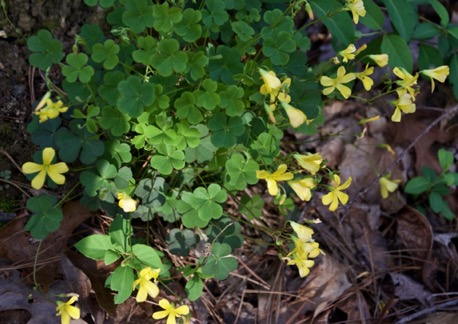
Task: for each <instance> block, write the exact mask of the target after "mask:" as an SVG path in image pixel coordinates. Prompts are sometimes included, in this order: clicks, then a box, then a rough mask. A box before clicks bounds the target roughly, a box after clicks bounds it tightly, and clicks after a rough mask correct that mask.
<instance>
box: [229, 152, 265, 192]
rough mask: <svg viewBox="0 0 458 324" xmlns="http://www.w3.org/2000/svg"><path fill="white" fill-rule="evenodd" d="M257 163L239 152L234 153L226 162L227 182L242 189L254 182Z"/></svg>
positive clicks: (237, 188) (257, 167)
mask: <svg viewBox="0 0 458 324" xmlns="http://www.w3.org/2000/svg"><path fill="white" fill-rule="evenodd" d="M257 170H259V165H258V163H256V162H255V161H254V160H252V159H245V158H244V156H243V155H242V154H240V153H234V154H232V156H231V159H230V160H228V161H227V162H226V172H227V176H228V178H229V181H228V184H229V186H231V187H233V188H234V189H236V190H244V189H245V188H246V187H247V184H256V183H257V182H258V178H257V177H256V171H257Z"/></svg>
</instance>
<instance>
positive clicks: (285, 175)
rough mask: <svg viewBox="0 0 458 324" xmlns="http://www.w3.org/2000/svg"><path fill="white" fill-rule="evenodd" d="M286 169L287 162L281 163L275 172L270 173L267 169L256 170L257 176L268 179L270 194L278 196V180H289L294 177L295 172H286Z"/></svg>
mask: <svg viewBox="0 0 458 324" xmlns="http://www.w3.org/2000/svg"><path fill="white" fill-rule="evenodd" d="M286 169H287V166H286V164H281V165H280V166H279V167H278V169H277V171H275V172H274V173H270V172H268V171H266V170H256V178H258V179H262V180H266V182H267V189H268V191H269V194H270V195H272V196H276V195H278V185H277V181H287V180H292V179H293V178H294V174H292V173H291V172H286Z"/></svg>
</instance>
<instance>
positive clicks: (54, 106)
mask: <svg viewBox="0 0 458 324" xmlns="http://www.w3.org/2000/svg"><path fill="white" fill-rule="evenodd" d="M50 95H51V94H50V93H49V92H48V93H46V95H45V96H44V97H43V99H41V101H40V102H39V103H38V105H37V107H36V108H35V115H38V118H39V121H40V123H43V122H45V121H47V120H48V119H53V118H56V117H58V116H59V114H60V113H64V112H66V111H67V110H68V107H66V106H64V104H63V102H62V101H61V100H58V101H57V102H53V101H52V100H51V99H50V98H49V97H50Z"/></svg>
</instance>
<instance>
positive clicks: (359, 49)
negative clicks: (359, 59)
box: [354, 44, 367, 56]
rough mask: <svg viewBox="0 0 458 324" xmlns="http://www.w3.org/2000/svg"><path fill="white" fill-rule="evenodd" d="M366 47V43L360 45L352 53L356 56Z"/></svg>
mask: <svg viewBox="0 0 458 324" xmlns="http://www.w3.org/2000/svg"><path fill="white" fill-rule="evenodd" d="M366 48H367V44H363V45H361V47H360V48H358V49H357V50H356V52H355V53H354V54H355V56H357V55H358V54H359V53H361V52H362V51H364V50H365V49H366Z"/></svg>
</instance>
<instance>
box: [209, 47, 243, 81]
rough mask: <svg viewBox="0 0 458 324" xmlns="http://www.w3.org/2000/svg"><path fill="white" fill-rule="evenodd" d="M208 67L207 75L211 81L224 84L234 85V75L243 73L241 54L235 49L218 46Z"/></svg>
mask: <svg viewBox="0 0 458 324" xmlns="http://www.w3.org/2000/svg"><path fill="white" fill-rule="evenodd" d="M211 54H212V55H213V57H211V56H210V58H211V60H210V63H209V65H208V73H209V75H210V78H211V79H212V80H221V81H222V82H224V83H225V84H234V83H235V82H236V81H235V80H234V75H237V74H240V73H243V64H242V62H241V59H242V54H243V53H242V52H241V51H240V50H239V49H237V48H231V47H227V46H224V45H220V46H218V47H217V49H216V53H215V52H213V53H212V52H211Z"/></svg>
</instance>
